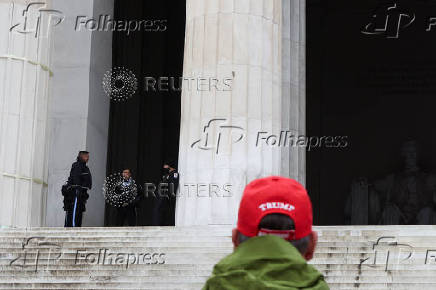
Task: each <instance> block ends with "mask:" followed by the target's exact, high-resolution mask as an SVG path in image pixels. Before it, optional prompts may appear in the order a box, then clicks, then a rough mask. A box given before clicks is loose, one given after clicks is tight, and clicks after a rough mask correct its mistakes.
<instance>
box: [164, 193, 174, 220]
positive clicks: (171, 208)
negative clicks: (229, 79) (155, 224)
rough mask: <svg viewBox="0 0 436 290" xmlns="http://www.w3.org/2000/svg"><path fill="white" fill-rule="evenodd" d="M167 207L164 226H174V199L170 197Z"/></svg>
mask: <svg viewBox="0 0 436 290" xmlns="http://www.w3.org/2000/svg"><path fill="white" fill-rule="evenodd" d="M168 205H169V206H168V211H167V215H166V221H165V225H167V226H174V225H175V224H176V198H175V197H171V198H170V199H169V204H168Z"/></svg>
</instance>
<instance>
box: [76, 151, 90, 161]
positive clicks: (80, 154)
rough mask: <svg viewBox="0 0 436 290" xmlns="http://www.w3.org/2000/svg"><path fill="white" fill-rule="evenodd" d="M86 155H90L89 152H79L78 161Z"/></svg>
mask: <svg viewBox="0 0 436 290" xmlns="http://www.w3.org/2000/svg"><path fill="white" fill-rule="evenodd" d="M86 154H89V152H88V151H79V154H77V161H81V160H80V156H82V155H86Z"/></svg>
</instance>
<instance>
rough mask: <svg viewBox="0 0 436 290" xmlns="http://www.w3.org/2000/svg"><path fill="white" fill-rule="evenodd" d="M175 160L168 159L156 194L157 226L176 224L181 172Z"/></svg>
mask: <svg viewBox="0 0 436 290" xmlns="http://www.w3.org/2000/svg"><path fill="white" fill-rule="evenodd" d="M175 167H176V165H175V162H174V161H171V160H170V161H166V162H165V163H164V166H163V176H162V182H161V183H160V185H159V189H158V190H157V194H156V203H155V206H154V214H153V224H154V225H156V226H174V225H175V212H176V197H177V189H178V187H179V173H178V172H177V170H176V168H175Z"/></svg>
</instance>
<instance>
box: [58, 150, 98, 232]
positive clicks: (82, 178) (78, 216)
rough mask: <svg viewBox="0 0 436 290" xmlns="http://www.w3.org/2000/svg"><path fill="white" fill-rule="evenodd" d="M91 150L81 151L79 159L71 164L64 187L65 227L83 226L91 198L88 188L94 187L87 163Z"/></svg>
mask: <svg viewBox="0 0 436 290" xmlns="http://www.w3.org/2000/svg"><path fill="white" fill-rule="evenodd" d="M88 161H89V152H88V151H80V152H79V155H78V156H77V161H76V162H74V163H73V165H72V166H71V171H70V176H69V177H68V181H67V184H66V186H64V187H63V188H62V194H63V195H64V210H65V212H66V214H65V227H81V226H82V215H83V212H84V211H85V210H86V207H85V205H86V201H87V200H88V198H89V194H88V190H90V189H91V188H92V176H91V171H90V170H89V168H88V166H87V165H86V163H88Z"/></svg>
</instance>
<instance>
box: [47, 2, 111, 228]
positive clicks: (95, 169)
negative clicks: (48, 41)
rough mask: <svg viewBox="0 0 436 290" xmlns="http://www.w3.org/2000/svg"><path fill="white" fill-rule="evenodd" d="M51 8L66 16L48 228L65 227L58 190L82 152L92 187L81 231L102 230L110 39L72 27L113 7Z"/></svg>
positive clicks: (57, 56) (59, 34) (59, 42)
mask: <svg viewBox="0 0 436 290" xmlns="http://www.w3.org/2000/svg"><path fill="white" fill-rule="evenodd" d="M53 8H54V9H58V10H60V11H63V12H64V14H65V16H66V18H65V20H64V22H63V23H62V25H59V26H57V27H56V30H55V31H54V33H53V38H54V49H53V53H52V69H53V72H54V76H53V78H52V83H51V87H52V96H53V97H52V102H51V110H50V113H49V117H50V125H51V126H50V131H51V139H50V154H49V180H48V184H49V191H48V200H47V218H46V219H47V222H46V225H47V226H63V223H64V216H65V215H64V211H63V209H62V206H63V204H62V195H61V192H60V189H61V186H62V184H63V183H64V182H65V181H66V180H67V178H68V175H69V171H70V168H71V164H72V163H73V162H74V161H75V159H76V156H77V153H78V151H79V150H88V151H90V152H91V155H90V156H91V159H90V162H89V164H88V166H89V167H90V169H91V172H92V174H93V182H94V185H93V189H92V190H91V192H90V193H89V194H90V198H89V200H88V204H87V209H88V210H87V211H86V213H85V214H84V219H83V226H103V223H104V199H103V196H102V193H101V187H102V184H103V180H104V178H105V173H106V152H107V135H108V122H109V121H108V120H109V98H108V97H107V96H106V95H105V94H104V92H103V89H102V78H103V75H104V73H105V72H106V71H107V70H109V69H110V68H111V64H112V33H111V32H103V31H102V32H100V31H95V32H91V31H87V30H82V31H75V30H74V27H75V24H76V17H77V16H87V17H93V16H94V15H96V16H94V17H95V18H98V15H100V14H108V15H112V14H113V1H108V0H93V1H90V0H75V1H69V0H56V1H55V2H54V5H53Z"/></svg>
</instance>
